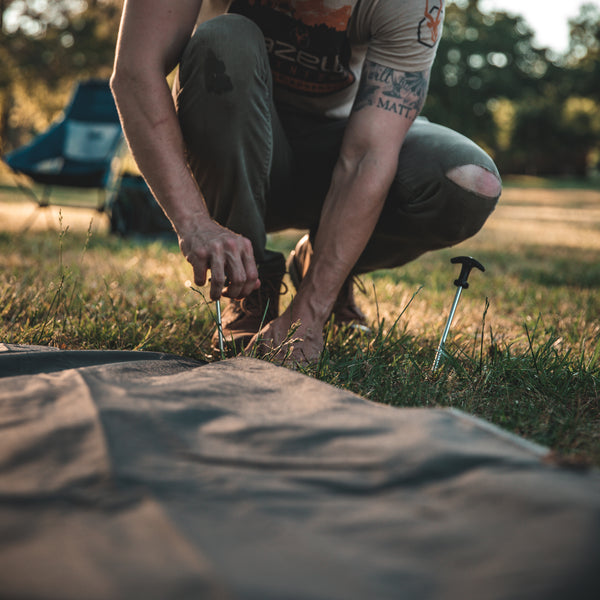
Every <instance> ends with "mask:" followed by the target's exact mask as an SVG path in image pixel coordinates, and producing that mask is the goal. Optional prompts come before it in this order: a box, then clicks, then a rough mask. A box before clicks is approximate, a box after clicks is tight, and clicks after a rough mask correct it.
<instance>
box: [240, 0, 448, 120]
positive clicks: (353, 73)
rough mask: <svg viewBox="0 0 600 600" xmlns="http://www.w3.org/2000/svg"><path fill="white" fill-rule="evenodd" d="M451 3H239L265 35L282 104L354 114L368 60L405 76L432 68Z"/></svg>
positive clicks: (255, 0) (364, 0)
mask: <svg viewBox="0 0 600 600" xmlns="http://www.w3.org/2000/svg"><path fill="white" fill-rule="evenodd" d="M444 4H445V0H233V2H232V4H231V7H230V9H229V12H234V13H238V14H242V15H244V16H246V17H248V18H250V19H251V20H252V21H254V22H255V23H256V24H257V25H258V26H259V27H260V28H261V30H262V32H263V34H264V36H265V43H266V45H267V51H268V53H269V59H270V62H271V70H272V72H273V85H274V93H275V97H276V99H277V101H278V102H280V103H284V104H288V105H290V106H293V107H296V108H298V109H300V110H307V111H310V112H315V113H318V114H324V115H327V116H331V117H342V116H347V115H348V114H349V112H350V108H351V106H352V101H353V99H354V96H355V95H356V90H357V86H358V81H359V79H360V73H361V69H362V64H363V62H364V60H365V58H367V59H369V60H371V61H373V62H376V63H379V64H381V65H383V66H386V67H391V68H393V69H398V70H400V71H407V72H410V71H423V70H427V69H429V68H430V67H431V63H432V62H433V59H434V56H435V52H436V49H437V46H438V42H439V39H440V36H441V33H442V22H443V16H444Z"/></svg>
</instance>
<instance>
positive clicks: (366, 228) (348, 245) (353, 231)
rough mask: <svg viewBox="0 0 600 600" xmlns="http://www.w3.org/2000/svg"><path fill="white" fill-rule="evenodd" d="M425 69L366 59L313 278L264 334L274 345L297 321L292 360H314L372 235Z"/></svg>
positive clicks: (418, 102) (423, 89)
mask: <svg viewBox="0 0 600 600" xmlns="http://www.w3.org/2000/svg"><path fill="white" fill-rule="evenodd" d="M428 77H429V73H428V71H423V72H416V73H406V72H402V71H397V70H394V69H390V68H388V67H384V66H381V65H379V64H376V63H374V62H370V61H367V62H366V63H365V65H364V68H363V74H362V78H361V82H360V86H359V91H358V94H357V97H356V100H355V103H354V107H353V110H352V113H351V115H350V119H349V121H348V126H347V128H346V132H345V135H344V140H343V142H342V148H341V151H340V156H339V159H338V161H337V164H336V166H335V169H334V172H333V177H332V181H331V186H330V189H329V192H328V194H327V198H326V200H325V204H324V206H323V211H322V213H321V221H320V224H319V229H318V232H317V237H316V240H315V245H314V253H313V256H312V259H311V263H310V268H309V270H308V273H307V274H306V276H305V277H304V279H303V280H302V283H301V285H300V288H299V290H298V293H297V295H296V297H295V298H294V301H293V302H292V304H291V305H290V307H289V308H288V310H286V312H285V313H284V314H283V315H282V316H281V317H280V318H279V319H277V320H276V321H273V322H272V323H271V325H270V326H269V327H268V328H267V329H266V330H265V331H264V332H262V335H261V337H262V338H263V339H273V340H274V341H275V342H276V343H277V342H280V341H281V340H282V339H283V337H285V332H287V329H288V328H289V326H290V324H291V323H294V322H297V321H300V323H301V325H300V327H299V329H298V330H297V336H298V337H301V338H303V340H304V341H303V342H302V343H300V344H297V345H296V346H295V349H294V353H295V358H296V359H297V360H302V358H303V357H304V358H306V359H308V360H315V359H316V358H317V357H318V355H319V353H320V351H321V349H322V345H323V341H322V329H323V326H324V324H325V321H326V320H327V318H328V316H329V314H330V312H331V309H332V307H333V304H334V302H335V299H336V297H337V294H338V292H339V290H340V288H341V286H342V284H343V282H344V280H345V279H346V277H347V276H348V275H349V274H350V272H351V270H352V268H353V266H354V265H355V264H356V261H357V260H358V258H359V257H360V255H361V253H362V251H363V250H364V248H365V246H366V244H367V242H368V240H369V238H370V237H371V235H372V233H373V230H374V229H375V225H376V224H377V220H378V219H379V216H380V214H381V211H382V209H383V205H384V203H385V199H386V197H387V194H388V191H389V189H390V186H391V184H392V180H393V178H394V176H395V174H396V170H397V167H398V154H399V152H400V148H401V146H402V143H403V141H404V138H405V136H406V133H407V131H408V130H409V128H410V126H411V124H412V123H413V121H414V120H415V118H416V117H417V116H418V114H419V112H420V110H421V108H422V106H423V103H424V101H425V96H426V94H427V85H428Z"/></svg>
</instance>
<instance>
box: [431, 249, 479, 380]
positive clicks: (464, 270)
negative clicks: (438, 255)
mask: <svg viewBox="0 0 600 600" xmlns="http://www.w3.org/2000/svg"><path fill="white" fill-rule="evenodd" d="M450 262H451V263H453V264H457V263H460V264H461V265H462V266H461V269H460V275H459V276H458V279H455V280H454V285H455V286H456V287H457V288H458V289H457V290H456V295H455V296H454V302H453V303H452V308H451V309H450V314H449V315H448V320H447V321H446V327H445V328H444V333H442V339H441V340H440V343H439V346H438V349H437V352H436V353H435V360H434V361H433V367H432V368H431V370H432V371H433V372H434V373H435V372H436V371H437V369H438V367H439V365H440V361H441V359H442V357H443V355H444V344H445V343H446V338H447V337H448V332H449V331H450V326H451V325H452V319H454V313H455V312H456V307H457V306H458V301H459V300H460V295H461V293H462V291H463V289H467V288H468V287H469V284H468V283H467V279H469V274H470V273H471V269H473V267H475V268H477V269H479V270H480V271H485V268H484V266H483V265H482V264H481V263H480V262H479V261H477V260H475V259H474V258H472V257H471V256H455V257H454V258H452V259H450Z"/></svg>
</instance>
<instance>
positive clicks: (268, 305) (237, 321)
mask: <svg viewBox="0 0 600 600" xmlns="http://www.w3.org/2000/svg"><path fill="white" fill-rule="evenodd" d="M258 274H259V278H260V287H259V288H258V289H257V290H255V291H254V292H252V293H251V294H250V295H249V296H246V298H242V299H240V300H236V299H233V300H232V299H229V302H228V303H227V305H226V307H225V308H224V310H223V313H222V314H221V322H222V325H223V342H224V345H225V350H226V354H227V355H234V354H238V353H240V352H241V351H242V350H243V349H244V348H245V347H246V345H247V344H248V342H249V341H250V340H251V339H252V337H253V336H254V335H255V334H256V333H258V331H259V330H260V328H261V327H264V326H265V325H266V324H267V323H269V322H270V321H272V320H273V319H276V318H277V317H278V316H279V297H280V295H281V294H282V291H281V285H282V282H283V276H284V274H285V260H284V258H283V255H282V254H279V253H277V254H275V253H272V255H271V256H270V257H269V258H268V260H267V261H265V262H263V263H260V264H259V265H258ZM283 293H285V290H284V291H283ZM212 347H213V350H214V351H216V352H218V351H219V332H218V331H215V333H214V335H213V337H212Z"/></svg>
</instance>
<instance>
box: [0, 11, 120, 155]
mask: <svg viewBox="0 0 600 600" xmlns="http://www.w3.org/2000/svg"><path fill="white" fill-rule="evenodd" d="M121 4H122V2H120V1H117V0H88V1H87V2H86V1H85V0H53V1H50V0H4V1H3V2H2V3H1V4H0V16H1V17H2V23H1V27H0V29H1V30H2V44H1V45H0V152H2V153H4V152H6V151H8V150H10V149H12V148H15V147H17V146H19V145H20V144H22V143H24V142H25V141H27V140H28V138H29V137H31V135H32V134H34V133H37V132H40V131H42V130H43V129H45V128H46V127H47V126H48V124H49V122H50V121H51V120H53V119H54V118H56V116H57V115H58V114H60V112H61V110H62V109H63V108H64V107H65V105H66V103H67V100H68V97H69V93H70V91H71V88H72V86H73V83H74V82H75V81H76V80H80V79H87V78H90V77H104V78H106V77H108V76H109V75H110V72H111V69H112V63H113V57H114V49H115V44H116V39H117V31H118V24H119V18H120V12H121ZM2 9H3V10H2Z"/></svg>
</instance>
